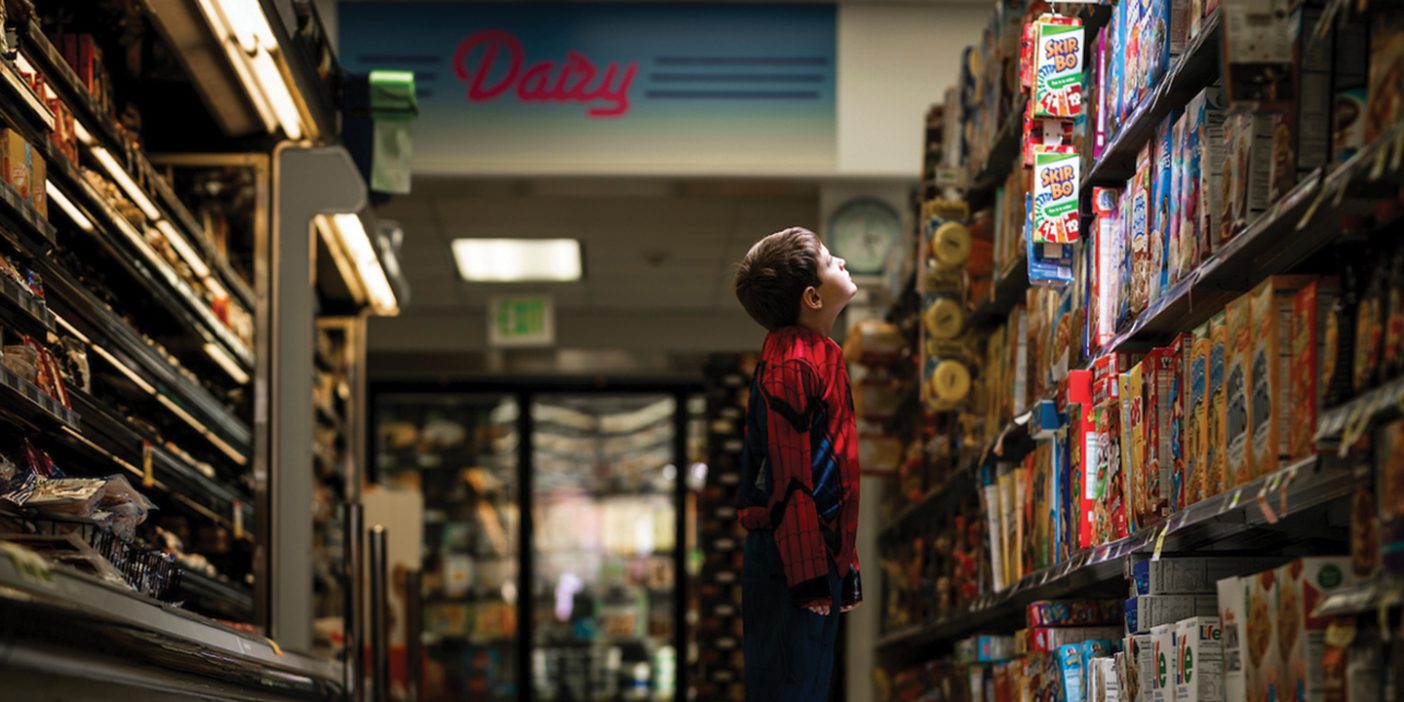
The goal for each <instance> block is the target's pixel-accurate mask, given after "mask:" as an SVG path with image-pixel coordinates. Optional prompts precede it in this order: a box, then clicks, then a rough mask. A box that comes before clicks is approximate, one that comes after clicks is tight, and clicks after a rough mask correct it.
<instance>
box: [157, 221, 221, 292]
mask: <svg viewBox="0 0 1404 702" xmlns="http://www.w3.org/2000/svg"><path fill="white" fill-rule="evenodd" d="M156 228H157V229H160V230H161V233H162V234H165V235H166V241H169V242H171V248H173V249H175V251H176V253H177V254H180V257H181V258H183V259H185V262H186V263H188V264H190V270H192V271H194V273H195V275H196V277H199V278H208V277H210V267H209V265H208V264H206V263H205V259H203V258H200V254H199V253H198V252H197V251H195V248H194V247H193V246H191V245H190V242H189V241H188V240H187V239H186V238H185V236H184V235H182V234H181V233H180V230H178V229H176V228H175V225H174V224H171V221H170V220H168V219H163V220H161V221H159V222H157V223H156Z"/></svg>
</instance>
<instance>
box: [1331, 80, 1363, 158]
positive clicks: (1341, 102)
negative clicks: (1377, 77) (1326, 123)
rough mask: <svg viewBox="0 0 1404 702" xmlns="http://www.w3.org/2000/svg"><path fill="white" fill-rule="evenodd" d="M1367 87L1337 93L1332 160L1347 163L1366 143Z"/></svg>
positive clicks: (1333, 107)
mask: <svg viewBox="0 0 1404 702" xmlns="http://www.w3.org/2000/svg"><path fill="white" fill-rule="evenodd" d="M1368 94H1369V93H1367V92H1366V90H1365V88H1351V89H1349V90H1342V91H1340V92H1338V93H1336V100H1335V104H1334V105H1333V106H1332V108H1331V114H1332V121H1333V125H1332V127H1331V160H1332V161H1335V162H1336V163H1345V162H1346V161H1349V160H1350V157H1351V156H1354V155H1355V153H1356V152H1357V151H1359V150H1360V147H1362V146H1364V145H1365V110H1366V103H1367V100H1366V97H1367V96H1368Z"/></svg>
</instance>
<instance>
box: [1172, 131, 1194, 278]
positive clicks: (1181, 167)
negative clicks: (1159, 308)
mask: <svg viewBox="0 0 1404 702" xmlns="http://www.w3.org/2000/svg"><path fill="white" fill-rule="evenodd" d="M1185 124H1186V120H1185V116H1184V115H1180V116H1179V117H1177V118H1176V119H1175V124H1174V126H1173V127H1171V129H1170V133H1171V136H1170V144H1171V153H1170V207H1169V211H1170V224H1169V225H1168V226H1169V228H1170V234H1169V235H1168V236H1167V237H1166V244H1165V248H1166V250H1167V251H1168V252H1169V253H1168V254H1167V255H1166V258H1165V269H1166V280H1165V284H1166V285H1167V286H1172V285H1174V284H1175V283H1178V282H1180V277H1181V276H1183V275H1184V274H1185V273H1186V272H1187V271H1188V270H1189V269H1190V266H1191V265H1193V264H1192V263H1191V262H1190V260H1191V259H1192V258H1193V257H1194V249H1193V247H1191V248H1190V249H1189V250H1186V249H1185V240H1184V239H1183V238H1182V237H1181V225H1182V224H1183V223H1184V212H1183V210H1184V207H1185V196H1184V187H1185V164H1186V160H1185V147H1186V141H1187V140H1186V137H1185Z"/></svg>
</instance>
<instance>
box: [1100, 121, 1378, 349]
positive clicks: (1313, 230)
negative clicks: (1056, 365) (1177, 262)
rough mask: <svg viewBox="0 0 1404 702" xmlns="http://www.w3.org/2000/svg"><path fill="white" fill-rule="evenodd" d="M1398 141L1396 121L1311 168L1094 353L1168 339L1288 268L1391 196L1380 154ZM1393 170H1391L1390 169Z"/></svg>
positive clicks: (1196, 324) (1313, 252)
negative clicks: (1347, 156) (1332, 162)
mask: <svg viewBox="0 0 1404 702" xmlns="http://www.w3.org/2000/svg"><path fill="white" fill-rule="evenodd" d="M1401 140H1404V122H1400V123H1398V124H1395V125H1394V127H1393V128H1392V129H1390V130H1388V131H1386V133H1385V134H1384V135H1383V136H1381V137H1380V138H1379V139H1377V140H1376V141H1375V142H1373V143H1371V144H1370V145H1368V146H1366V147H1365V148H1364V149H1361V151H1360V153H1357V154H1356V155H1355V157H1354V158H1352V159H1351V160H1350V161H1348V162H1347V163H1345V164H1342V165H1341V166H1340V167H1339V168H1337V169H1335V170H1333V171H1331V172H1330V173H1329V174H1326V173H1325V172H1324V170H1323V169H1318V170H1316V171H1314V172H1312V173H1311V174H1308V175H1307V176H1305V177H1304V178H1303V179H1302V180H1301V182H1299V183H1298V184H1297V186H1296V187H1295V188H1293V189H1292V190H1291V191H1290V192H1288V193H1287V194H1286V195H1285V196H1283V197H1282V199H1281V200H1279V201H1278V202H1277V203H1275V204H1274V205H1273V206H1272V207H1271V208H1270V209H1269V210H1268V211H1267V212H1264V213H1262V214H1261V215H1259V216H1258V217H1257V218H1256V219H1254V220H1253V221H1252V222H1251V223H1250V224H1249V225H1248V227H1247V228H1246V229H1245V230H1244V231H1242V232H1240V233H1239V234H1238V235H1237V236H1235V237H1234V238H1233V239H1231V240H1229V242H1228V243H1227V244H1225V245H1224V246H1223V248H1222V249H1221V250H1219V251H1218V252H1216V253H1214V254H1213V256H1211V257H1210V258H1209V259H1208V260H1206V261H1205V262H1204V263H1203V264H1202V265H1200V266H1199V268H1197V269H1195V270H1194V271H1192V272H1191V273H1190V274H1189V275H1187V276H1186V277H1185V278H1184V279H1182V280H1180V281H1179V282H1178V283H1177V284H1176V285H1174V286H1172V287H1171V288H1170V290H1168V291H1167V292H1166V293H1165V294H1164V295H1162V296H1161V297H1160V299H1158V300H1156V301H1155V302H1154V303H1152V304H1151V305H1150V306H1149V307H1148V308H1146V310H1145V311H1144V312H1142V313H1141V314H1140V316H1139V317H1137V319H1136V321H1135V322H1134V323H1133V324H1132V325H1131V326H1130V327H1129V328H1127V329H1126V330H1125V331H1123V332H1121V333H1120V334H1118V335H1117V336H1116V337H1114V338H1113V339H1112V341H1110V342H1108V344H1107V345H1106V346H1105V347H1104V348H1103V349H1102V350H1101V352H1100V354H1099V355H1106V354H1108V353H1111V352H1113V351H1117V350H1129V349H1132V348H1133V347H1137V346H1141V347H1144V346H1148V345H1149V344H1152V343H1155V342H1163V341H1166V340H1168V338H1169V337H1171V336H1173V335H1174V334H1176V333H1178V332H1183V331H1188V330H1190V329H1193V328H1194V327H1196V326H1198V325H1200V324H1203V323H1204V322H1206V321H1208V319H1209V318H1210V317H1212V316H1214V314H1215V313H1217V312H1218V311H1219V310H1222V309H1223V308H1224V306H1225V305H1226V304H1228V302H1230V301H1231V300H1233V298H1235V297H1237V296H1239V295H1241V294H1242V293H1244V292H1247V291H1249V290H1252V288H1253V286H1254V285H1256V284H1257V283H1259V282H1261V281H1262V280H1263V279H1264V278H1265V277H1267V276H1269V275H1273V274H1276V273H1284V272H1287V271H1290V270H1292V268H1293V267H1295V266H1296V265H1297V264H1299V263H1302V262H1303V261H1305V260H1307V259H1308V258H1310V257H1311V256H1312V255H1313V254H1315V253H1317V252H1318V251H1320V250H1322V249H1324V248H1326V247H1327V246H1328V245H1329V244H1330V243H1331V242H1332V241H1335V240H1337V239H1338V238H1339V237H1340V235H1341V231H1342V229H1343V226H1342V220H1343V219H1344V218H1350V217H1366V216H1368V215H1369V214H1371V212H1372V211H1373V209H1374V202H1375V200H1378V199H1382V198H1391V197H1395V196H1396V194H1397V189H1398V186H1399V184H1400V183H1401V182H1402V181H1404V178H1401V170H1400V169H1399V167H1398V166H1399V164H1398V162H1396V163H1394V164H1393V165H1392V166H1391V164H1390V163H1389V162H1388V161H1387V160H1386V157H1387V156H1388V155H1389V154H1391V153H1393V150H1394V149H1395V146H1396V143H1397V142H1399V141H1401ZM1391 168H1393V170H1391Z"/></svg>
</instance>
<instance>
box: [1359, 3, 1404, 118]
mask: <svg viewBox="0 0 1404 702" xmlns="http://www.w3.org/2000/svg"><path fill="white" fill-rule="evenodd" d="M1369 75H1370V86H1369V95H1368V101H1367V105H1366V108H1365V142H1366V143H1369V142H1372V141H1374V140H1375V139H1378V138H1379V137H1380V136H1381V135H1383V134H1384V133H1385V130H1387V129H1389V128H1390V126H1391V125H1393V124H1394V123H1395V122H1398V121H1399V119H1400V118H1401V117H1404V87H1401V85H1404V15H1400V14H1399V13H1397V12H1394V13H1390V12H1381V13H1378V15H1377V16H1376V17H1375V20H1374V25H1373V26H1372V27H1371V29H1370V69H1369Z"/></svg>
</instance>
